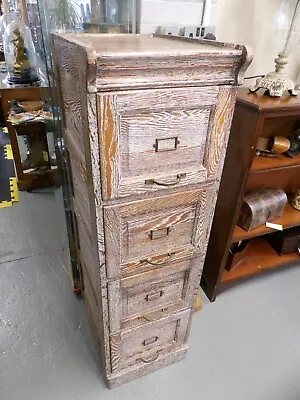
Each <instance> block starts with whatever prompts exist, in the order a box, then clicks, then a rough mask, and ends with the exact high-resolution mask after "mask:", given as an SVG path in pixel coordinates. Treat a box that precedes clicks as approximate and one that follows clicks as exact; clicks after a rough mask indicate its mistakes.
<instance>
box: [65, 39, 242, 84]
mask: <svg viewBox="0 0 300 400" xmlns="http://www.w3.org/2000/svg"><path fill="white" fill-rule="evenodd" d="M65 39H66V40H67V41H68V42H70V43H76V44H78V45H81V46H82V47H85V48H86V49H88V51H89V54H90V62H91V64H93V65H94V64H95V63H96V66H97V71H95V76H93V79H92V80H95V77H96V81H95V84H94V85H95V88H94V89H91V90H99V91H105V90H112V89H115V90H119V89H125V88H131V89H133V88H139V89H141V88H143V89H145V88H149V87H175V86H180V87H183V86H194V85H201V86H205V85H209V84H217V85H221V84H237V83H238V84H241V83H242V78H243V75H244V72H245V68H246V67H247V66H248V65H249V57H248V56H247V49H246V48H245V47H244V46H237V45H234V46H232V45H227V44H224V43H216V42H207V41H200V40H199V39H192V40H189V41H188V40H186V38H180V37H173V38H172V39H173V40H170V39H171V38H170V37H168V36H165V37H151V36H149V35H131V36H130V35H129V36H128V35H126V36H124V35H107V37H105V38H104V37H103V36H102V37H101V35H98V36H93V35H88V36H87V35H83V34H81V35H65ZM103 42H104V43H103Z"/></svg>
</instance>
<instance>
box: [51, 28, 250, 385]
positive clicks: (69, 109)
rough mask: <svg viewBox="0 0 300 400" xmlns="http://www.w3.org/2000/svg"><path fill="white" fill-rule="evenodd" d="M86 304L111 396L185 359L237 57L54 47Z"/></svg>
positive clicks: (243, 62)
mask: <svg viewBox="0 0 300 400" xmlns="http://www.w3.org/2000/svg"><path fill="white" fill-rule="evenodd" d="M53 40H54V50H55V65H56V72H57V78H58V89H59V92H60V97H61V108H62V122H63V136H64V141H65V146H66V149H67V153H68V155H69V160H70V162H69V164H70V165H69V181H70V182H71V183H72V189H71V191H72V204H73V210H74V215H75V216H76V221H77V234H76V236H77V237H78V243H77V248H78V255H79V259H80V266H81V271H82V277H83V284H84V291H83V293H84V299H85V302H86V305H87V309H88V311H89V315H90V319H91V324H92V326H93V328H94V331H95V333H96V338H97V341H99V342H100V344H101V352H102V358H103V365H104V367H103V368H104V375H105V378H106V381H107V383H108V385H109V386H110V387H111V386H114V385H118V384H121V383H124V382H126V381H129V380H131V379H133V378H135V377H138V376H140V375H142V374H145V373H148V372H151V371H153V370H155V369H157V368H158V367H161V366H164V365H167V364H169V363H171V362H174V361H177V360H180V359H181V358H183V357H184V355H185V353H186V350H187V338H188V333H189V329H190V324H191V316H192V307H193V303H194V299H195V295H196V293H197V289H198V287H199V282H200V278H201V271H202V266H203V262H204V258H205V254H206V248H207V243H208V238H209V232H210V227H211V222H212V217H213V213H214V207H215V203H216V197H217V192H218V187H219V181H220V176H221V172H222V167H223V161H224V157H225V152H226V146H227V140H228V135H229V131H230V124H231V118H232V112H233V107H234V104H235V96H236V87H237V86H238V85H239V84H240V83H241V81H242V78H243V73H244V71H245V69H246V68H247V65H248V64H249V62H250V61H251V57H250V56H249V54H248V53H247V50H246V48H245V47H243V46H237V45H226V44H223V43H218V42H207V41H201V40H193V39H184V38H174V37H168V36H147V35H101V34H96V35H95V34H94V35H92V34H80V35H74V34H67V35H61V36H60V35H54V38H53Z"/></svg>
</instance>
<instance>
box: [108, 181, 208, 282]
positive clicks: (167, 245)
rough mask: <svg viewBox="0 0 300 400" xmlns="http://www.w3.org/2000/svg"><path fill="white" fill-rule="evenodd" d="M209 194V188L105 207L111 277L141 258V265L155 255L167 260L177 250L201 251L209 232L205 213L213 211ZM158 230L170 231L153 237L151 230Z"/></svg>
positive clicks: (151, 261) (173, 255) (109, 273)
mask: <svg viewBox="0 0 300 400" xmlns="http://www.w3.org/2000/svg"><path fill="white" fill-rule="evenodd" d="M208 193H209V187H208V188H203V189H202V190H193V191H186V192H185V194H184V196H182V194H181V193H178V194H173V195H169V196H162V197H157V198H155V199H151V198H150V199H147V200H141V201H135V202H131V203H125V204H123V205H117V206H106V207H104V219H105V240H106V251H107V274H108V277H109V278H114V277H115V278H116V277H119V276H120V275H121V273H122V266H123V265H124V266H125V267H126V264H128V263H131V262H138V261H139V262H140V267H141V268H143V265H144V263H145V260H148V261H147V262H148V263H149V264H150V263H157V262H156V261H154V260H152V257H153V256H157V255H164V254H166V255H167V257H166V259H168V258H170V257H171V258H172V259H174V258H176V254H177V253H178V255H179V257H182V256H183V255H184V253H183V250H184V251H188V252H190V251H192V252H193V253H194V254H197V253H201V251H202V242H205V240H207V239H206V236H207V235H208V234H209V232H208V230H207V229H206V227H207V223H208V222H209V221H207V220H206V218H204V215H203V212H204V210H205V212H207V213H208V216H209V217H211V213H212V210H213V208H212V207H213V206H212V205H210V204H209V202H208V200H210V199H211V196H208ZM209 210H211V211H209ZM157 229H168V230H169V231H168V234H167V235H165V236H163V237H160V238H159V239H155V240H152V239H151V231H155V230H157ZM174 253H175V254H174ZM168 255H169V256H168ZM162 262H163V261H162Z"/></svg>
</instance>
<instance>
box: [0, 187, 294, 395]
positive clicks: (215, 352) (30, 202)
mask: <svg viewBox="0 0 300 400" xmlns="http://www.w3.org/2000/svg"><path fill="white" fill-rule="evenodd" d="M64 229H65V228H64V219H63V209H62V201H61V193H60V191H59V190H55V191H52V190H48V191H43V192H40V193H31V194H29V193H21V197H20V203H18V204H16V205H15V206H13V207H11V208H6V209H0V399H1V400H19V399H20V400H21V399H22V400H27V399H28V400H29V399H31V400H35V399H38V400H40V399H42V400H50V399H51V400H53V399H54V400H83V399H84V400H96V399H101V400H119V399H122V400H135V399H143V400H156V399H158V400H169V399H170V400H171V399H172V400H177V399H178V400H179V399H181V400H182V399H184V400H190V399H194V398H197V399H205V400H215V399H221V400H260V399H263V400H299V399H300V340H299V333H300V315H299V306H300V290H299V284H300V268H298V267H297V266H295V267H293V268H287V269H284V270H280V271H276V273H271V274H267V275H265V276H264V277H260V278H259V279H255V280H252V281H248V282H247V283H245V284H242V285H239V286H237V287H235V288H233V289H231V290H228V291H227V292H225V293H224V294H222V295H220V296H219V298H218V299H217V301H216V302H215V303H214V304H210V303H209V302H208V300H207V299H206V298H205V296H204V295H203V303H204V304H203V310H202V311H201V312H200V313H197V314H196V315H195V317H194V321H193V327H192V331H191V336H190V341H189V345H190V348H189V352H188V356H187V358H186V359H185V360H184V361H181V362H180V363H177V364H174V365H172V366H170V367H167V368H165V369H163V370H160V371H158V372H155V373H153V374H151V375H148V376H145V377H143V378H141V379H138V380H136V381H134V382H132V383H130V384H127V385H124V386H122V387H119V388H117V389H114V390H111V391H109V390H108V389H106V387H105V385H104V383H103V380H102V377H101V368H100V367H99V364H100V362H99V359H98V358H97V355H96V351H95V348H94V345H93V342H92V339H91V335H90V330H89V326H88V323H87V318H86V314H85V310H84V308H83V304H82V302H81V301H80V300H78V299H76V297H75V296H74V295H73V293H72V291H71V287H70V283H69V279H68V276H67V273H66V271H65V270H64V267H63V262H62V246H65V245H66V238H65V231H64Z"/></svg>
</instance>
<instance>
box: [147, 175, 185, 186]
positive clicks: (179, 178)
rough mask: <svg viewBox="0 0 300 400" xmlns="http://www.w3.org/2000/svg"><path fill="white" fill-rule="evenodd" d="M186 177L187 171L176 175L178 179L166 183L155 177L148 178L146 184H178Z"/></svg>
mask: <svg viewBox="0 0 300 400" xmlns="http://www.w3.org/2000/svg"><path fill="white" fill-rule="evenodd" d="M185 177H186V173H183V174H178V175H177V177H176V181H174V182H166V183H163V182H159V181H156V180H155V179H146V180H145V184H146V185H158V186H175V185H178V183H179V182H180V181H181V179H182V178H185Z"/></svg>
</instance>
